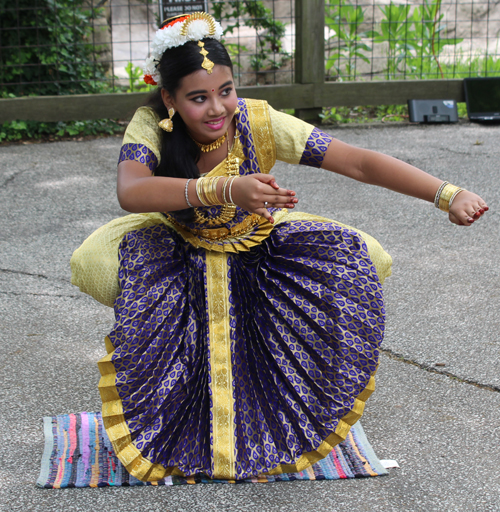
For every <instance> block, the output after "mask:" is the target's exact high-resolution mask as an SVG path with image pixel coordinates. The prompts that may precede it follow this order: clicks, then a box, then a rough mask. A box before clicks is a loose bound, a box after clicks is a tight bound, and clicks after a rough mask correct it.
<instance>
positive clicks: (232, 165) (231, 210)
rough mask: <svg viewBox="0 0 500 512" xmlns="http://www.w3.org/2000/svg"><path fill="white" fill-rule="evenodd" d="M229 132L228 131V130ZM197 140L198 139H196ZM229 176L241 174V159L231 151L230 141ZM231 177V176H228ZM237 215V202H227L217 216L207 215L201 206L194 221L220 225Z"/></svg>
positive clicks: (227, 164) (227, 168) (227, 160)
mask: <svg viewBox="0 0 500 512" xmlns="http://www.w3.org/2000/svg"><path fill="white" fill-rule="evenodd" d="M226 133H227V132H226ZM195 142H196V141H195ZM225 174H227V175H228V176H229V177H231V176H239V174H240V159H239V158H238V157H237V156H234V155H233V154H232V153H230V151H229V143H228V155H227V158H226V173H225ZM228 179H229V178H228ZM235 215H236V205H235V204H225V205H224V206H223V207H222V211H221V212H220V214H219V215H217V217H207V216H206V215H205V214H204V213H203V212H202V211H200V208H195V209H194V221H195V222H197V223H200V224H208V225H209V226H219V225H221V224H225V223H226V222H229V221H230V220H232V219H233V218H234V216H235Z"/></svg>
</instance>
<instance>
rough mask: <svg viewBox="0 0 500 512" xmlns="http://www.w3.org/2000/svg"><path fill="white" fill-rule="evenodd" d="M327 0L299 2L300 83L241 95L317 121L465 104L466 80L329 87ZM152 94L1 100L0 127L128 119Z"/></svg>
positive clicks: (249, 90)
mask: <svg viewBox="0 0 500 512" xmlns="http://www.w3.org/2000/svg"><path fill="white" fill-rule="evenodd" d="M324 4H325V0H295V16H296V31H295V32H296V36H295V37H296V44H295V48H296V50H295V84H290V85H263V86H250V87H239V88H238V91H237V92H238V95H239V96H240V97H245V98H256V99H265V100H267V101H268V102H269V103H270V104H271V105H272V106H273V107H275V108H278V109H285V108H290V109H292V108H293V109H295V111H296V115H297V116H298V117H300V118H302V119H307V120H315V119H316V118H317V115H318V113H319V112H320V110H321V108H322V107H327V106H328V107H334V106H354V105H394V104H405V103H406V101H407V100H408V99H453V100H455V101H457V102H462V101H465V100H464V93H463V80H461V79H453V80H391V81H372V82H325V64H324V62H325V43H324V26H325V19H324V13H325V5H324ZM147 95H148V93H129V94H125V93H113V94H83V95H72V96H71V95H70V96H37V97H25V98H12V99H1V100H0V123H3V122H6V121H13V120H33V121H45V122H50V121H71V120H85V119H105V118H109V119H126V118H129V117H130V116H131V115H132V113H133V112H134V110H135V109H136V108H137V107H138V106H140V105H141V104H143V103H144V101H145V99H146V97H147Z"/></svg>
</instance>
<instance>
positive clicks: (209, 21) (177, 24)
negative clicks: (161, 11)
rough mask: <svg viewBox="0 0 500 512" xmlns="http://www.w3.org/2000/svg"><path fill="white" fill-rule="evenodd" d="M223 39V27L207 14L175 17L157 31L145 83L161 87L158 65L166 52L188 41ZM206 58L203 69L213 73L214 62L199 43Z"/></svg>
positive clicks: (145, 74)
mask: <svg viewBox="0 0 500 512" xmlns="http://www.w3.org/2000/svg"><path fill="white" fill-rule="evenodd" d="M207 37H209V38H211V39H216V40H217V41H220V40H221V38H222V27H221V25H220V23H218V22H217V21H215V19H214V18H213V17H212V16H210V14H207V13H206V12H195V13H193V14H187V15H181V16H177V17H175V18H174V19H173V20H172V21H171V22H170V23H167V24H166V25H165V26H164V27H163V28H161V29H159V30H157V31H156V34H155V36H154V38H153V41H152V42H151V56H150V57H148V58H147V59H146V62H145V64H144V81H145V82H146V83H147V84H150V85H158V86H160V87H161V85H162V84H161V75H160V73H159V72H158V64H159V63H160V59H161V57H162V55H163V54H164V53H165V51H166V50H168V49H169V48H176V47H177V46H182V45H183V44H185V43H187V42H188V41H201V39H205V38H207ZM198 44H199V46H200V48H201V51H200V53H201V54H202V55H203V56H204V61H203V64H202V67H203V68H204V69H206V70H207V73H211V72H212V71H211V69H212V68H213V62H211V61H210V60H209V59H208V58H207V57H206V55H207V53H208V52H207V51H206V50H205V49H204V48H203V43H202V42H200V43H198Z"/></svg>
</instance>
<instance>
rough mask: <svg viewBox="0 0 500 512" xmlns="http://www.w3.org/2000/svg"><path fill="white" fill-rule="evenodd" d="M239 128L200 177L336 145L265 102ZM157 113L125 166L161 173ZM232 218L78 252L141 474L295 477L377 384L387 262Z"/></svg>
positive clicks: (133, 468)
mask: <svg viewBox="0 0 500 512" xmlns="http://www.w3.org/2000/svg"><path fill="white" fill-rule="evenodd" d="M239 108H240V113H239V114H237V116H236V120H237V129H238V132H239V133H240V136H239V138H238V139H236V142H235V144H234V146H233V148H232V150H231V152H230V155H229V156H228V158H227V159H226V160H225V161H224V162H222V163H221V164H219V165H218V166H217V167H215V168H214V169H213V170H212V171H210V173H208V176H227V175H231V174H239V175H241V176H242V175H248V174H252V173H258V172H262V173H268V172H269V171H270V170H271V168H272V167H273V165H274V163H275V161H276V160H277V159H278V160H282V161H286V162H289V163H295V164H299V163H300V164H305V165H309V166H313V167H320V166H321V163H322V160H323V157H324V154H325V151H326V149H327V147H328V145H329V143H330V142H331V137H330V136H329V135H328V134H326V133H324V132H321V131H320V130H318V129H317V128H314V127H313V126H311V125H309V124H307V123H304V122H302V121H299V120H297V119H295V118H293V117H291V116H287V115H286V114H283V113H280V112H277V111H275V110H273V109H272V108H270V107H269V106H268V105H267V103H266V102H264V101H257V100H248V99H247V100H244V99H240V100H239ZM157 123H158V117H157V115H156V114H155V113H154V111H153V110H152V109H149V108H141V109H139V110H138V111H137V113H136V115H135V116H134V119H133V120H132V122H131V124H130V125H129V127H128V129H127V132H126V134H125V138H124V144H123V146H122V151H121V156H120V161H121V160H127V159H128V160H138V161H140V162H142V163H144V164H145V165H147V166H148V167H149V168H150V169H151V171H152V172H153V173H154V171H155V168H156V166H157V164H158V160H159V158H160V140H161V136H162V135H161V133H162V132H161V130H160V129H159V128H158V126H157ZM273 216H274V218H275V220H276V222H275V224H274V225H271V224H269V223H268V222H267V221H266V220H265V219H263V218H262V217H259V216H258V215H253V214H249V213H248V212H246V211H244V210H242V209H240V208H233V209H231V208H228V207H222V206H217V207H211V208H197V209H196V215H195V218H194V219H193V221H192V222H188V223H186V222H185V221H183V220H182V219H181V218H179V217H178V216H177V215H176V213H175V212H170V213H168V214H162V213H157V214H140V215H128V216H126V217H123V218H121V219H117V220H115V221H113V222H111V223H109V224H107V225H106V226H103V227H102V228H100V229H99V230H98V231H96V232H95V233H94V234H93V235H91V236H90V237H89V238H88V239H87V240H86V241H85V243H84V244H83V245H82V247H80V249H78V250H77V251H76V252H75V254H74V255H73V258H72V261H71V263H72V271H73V276H72V282H73V283H74V284H76V285H78V286H79V287H80V288H81V289H82V291H84V292H86V293H89V294H91V295H92V296H93V297H94V298H96V299H97V300H99V301H100V302H102V303H104V304H107V305H111V306H113V307H114V309H115V317H116V323H115V325H114V327H113V330H112V332H111V333H110V334H109V336H108V337H106V348H107V351H108V355H107V356H105V357H104V358H102V359H101V360H100V361H99V368H100V371H101V374H102V377H101V380H100V383H99V389H100V392H101V397H102V401H103V408H102V416H103V420H104V425H105V427H106V432H107V434H108V436H109V438H110V440H111V442H112V444H113V447H114V450H115V452H116V455H117V456H118V457H119V459H120V460H121V462H122V463H123V464H124V465H125V467H126V468H127V470H128V471H129V472H130V473H131V474H132V475H133V476H135V477H136V478H139V479H141V480H145V481H146V480H147V481H154V480H159V479H161V478H164V477H165V476H167V475H170V474H178V475H186V476H188V475H194V474H197V473H205V474H206V475H208V476H209V477H211V478H222V479H243V478H246V477H249V476H252V475H258V474H263V473H266V474H279V473H284V472H296V471H301V470H303V469H305V468H307V467H308V466H310V465H312V464H314V463H315V462H317V461H318V460H319V459H321V458H323V457H325V456H326V455H327V454H328V453H329V452H330V451H331V450H332V448H333V446H335V445H336V444H337V443H339V442H340V441H342V440H343V439H345V437H346V435H347V433H348V431H349V429H350V427H351V425H353V424H354V423H355V422H356V421H357V420H358V419H359V418H360V416H361V415H362V413H363V408H364V404H365V401H366V399H367V398H368V397H369V395H370V394H371V393H372V391H373V390H374V387H375V381H374V374H375V371H376V369H377V364H378V356H379V345H380V343H381V341H382V338H383V334H384V303H383V297H382V286H381V285H382V282H383V280H384V279H385V277H387V276H388V275H390V265H391V258H390V256H389V255H388V254H387V253H385V252H384V250H383V249H382V247H381V246H380V245H379V244H378V242H377V241H376V240H374V239H373V238H372V237H370V236H369V235H366V234H365V233H362V232H360V231H357V230H354V229H353V228H350V227H348V226H345V225H343V224H340V223H338V222H336V221H333V220H329V219H325V218H322V217H317V216H314V215H310V214H304V213H295V212H293V213H288V212H287V211H286V210H274V211H273Z"/></svg>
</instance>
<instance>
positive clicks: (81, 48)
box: [0, 0, 109, 96]
mask: <svg viewBox="0 0 500 512" xmlns="http://www.w3.org/2000/svg"><path fill="white" fill-rule="evenodd" d="M0 12H1V13H2V14H1V15H0V30H1V31H2V47H3V48H2V51H1V52H0V83H2V84H3V85H2V88H3V89H4V90H5V91H6V92H8V93H13V94H15V95H16V96H23V95H28V94H37V95H45V94H79V93H92V92H102V91H104V90H106V89H107V88H109V87H108V86H107V83H106V74H105V65H104V64H103V63H100V62H99V61H98V59H99V56H100V54H101V53H103V52H105V51H106V49H105V48H104V47H102V46H96V45H94V44H93V30H94V28H93V23H92V21H93V20H94V19H96V18H97V17H99V16H100V15H101V14H102V8H98V9H92V8H90V7H89V4H88V2H86V1H85V0H38V1H37V2H33V1H32V0H17V1H16V2H15V3H12V2H11V1H9V0H0ZM96 29H100V28H99V27H96ZM102 29H104V27H103V28H102Z"/></svg>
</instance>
